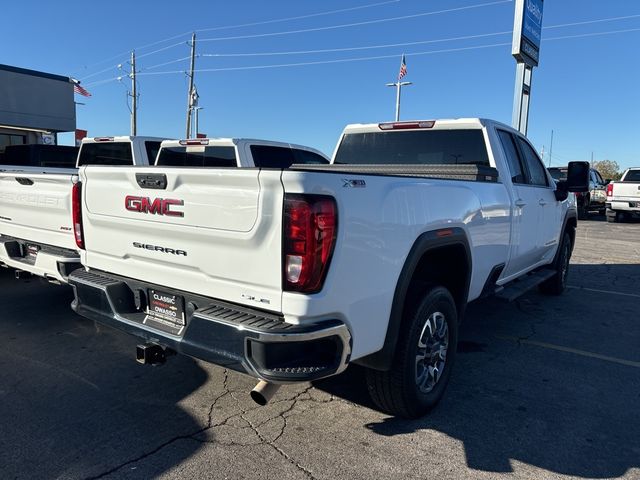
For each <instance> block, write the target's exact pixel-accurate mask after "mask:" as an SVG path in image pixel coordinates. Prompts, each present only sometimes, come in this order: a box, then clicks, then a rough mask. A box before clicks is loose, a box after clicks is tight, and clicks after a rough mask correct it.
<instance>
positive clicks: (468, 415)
mask: <svg viewBox="0 0 640 480" xmlns="http://www.w3.org/2000/svg"><path fill="white" fill-rule="evenodd" d="M571 268H572V269H571V277H570V280H569V283H570V284H572V285H574V287H573V288H570V289H568V290H567V291H566V292H565V294H564V295H563V296H560V297H547V296H543V295H540V294H538V293H537V292H535V291H534V292H532V293H529V294H527V295H526V296H525V297H523V298H522V299H520V300H518V301H517V302H515V303H513V304H503V303H500V302H498V301H497V300H494V299H488V300H482V301H478V302H475V303H473V304H471V305H470V306H469V310H468V313H467V317H466V320H465V322H464V323H463V325H462V326H461V331H460V343H459V346H458V356H457V360H456V365H455V367H454V371H453V376H452V380H451V383H450V385H449V388H448V391H447V392H446V394H445V397H444V398H443V400H442V402H441V403H440V404H439V405H438V406H437V407H436V408H435V409H434V410H433V411H432V412H431V413H430V414H428V415H427V416H425V417H424V418H421V419H417V420H404V419H400V418H394V417H381V419H380V420H379V421H374V422H369V423H367V424H366V425H365V428H366V429H367V430H369V431H371V432H373V433H374V434H377V435H382V436H395V435H404V434H416V433H419V432H421V431H424V430H435V431H438V432H442V433H444V434H446V435H447V436H449V437H452V438H454V439H457V440H459V441H461V442H462V446H463V448H464V454H465V457H466V463H467V466H468V467H469V468H472V469H476V470H480V471H485V472H512V471H514V462H515V463H518V464H524V465H525V466H523V467H520V472H522V468H527V467H526V465H530V466H533V467H537V468H540V469H544V470H547V471H550V472H554V473H558V474H565V475H572V476H579V477H591V478H610V477H618V476H621V475H624V474H625V472H627V471H628V469H630V468H634V467H636V468H638V467H640V437H639V435H638V432H640V415H638V405H639V404H640V349H639V348H638V345H640V326H639V324H638V320H639V317H638V306H639V305H640V291H638V287H637V286H638V285H639V284H640V265H633V264H632V265H572V267H571ZM594 278H595V279H597V281H596V282H594V281H591V282H588V279H594ZM616 282H618V286H617V287H616ZM587 285H588V286H589V287H591V288H595V289H603V290H607V291H611V290H614V291H617V292H619V293H625V289H626V292H627V293H625V294H624V295H620V294H610V293H602V292H600V293H598V292H595V291H592V290H585V289H584V288H587ZM607 285H608V287H607ZM605 287H606V288H605ZM634 291H635V296H633V295H634V293H633V292H634ZM629 294H631V295H629ZM363 377H364V372H363V370H362V369H361V368H358V367H357V366H355V367H354V366H352V367H349V369H348V370H347V371H346V372H345V373H344V374H343V375H342V376H339V377H336V378H331V379H327V380H324V381H322V382H316V386H317V387H318V388H320V389H323V390H326V391H329V392H330V393H333V394H335V395H337V396H341V397H342V398H346V399H347V400H349V401H352V402H354V403H358V404H360V405H363V406H366V407H369V408H375V407H374V406H373V405H372V403H371V401H370V400H369V398H368V395H367V391H366V385H365V383H364V380H363ZM430 438H432V437H430ZM424 448H425V452H427V451H428V450H429V446H428V445H425V446H424ZM525 471H529V470H525ZM529 473H530V475H531V478H535V477H536V476H539V474H534V473H531V472H529Z"/></svg>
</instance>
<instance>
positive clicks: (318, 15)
mask: <svg viewBox="0 0 640 480" xmlns="http://www.w3.org/2000/svg"><path fill="white" fill-rule="evenodd" d="M398 2H400V0H389V1H387V2H379V3H372V4H369V5H360V6H358V7H349V8H340V9H338V10H330V11H328V12H320V13H312V14H309V15H299V16H297V17H288V18H279V19H276V20H265V21H262V22H253V23H242V24H240V25H227V26H224V27H213V28H200V29H198V30H196V32H210V31H213V30H229V29H232V28H243V27H255V26H257V25H268V24H273V23H281V22H289V21H292V20H302V19H305V18H313V17H321V16H324V15H333V14H335V13H343V12H352V11H354V10H362V9H365V8H371V7H379V6H381V5H388V4H390V3H398Z"/></svg>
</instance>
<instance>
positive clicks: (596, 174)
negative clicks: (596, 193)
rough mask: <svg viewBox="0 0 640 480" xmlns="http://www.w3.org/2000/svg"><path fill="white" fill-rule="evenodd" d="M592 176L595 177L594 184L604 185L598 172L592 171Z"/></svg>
mask: <svg viewBox="0 0 640 480" xmlns="http://www.w3.org/2000/svg"><path fill="white" fill-rule="evenodd" d="M593 175H594V176H595V177H596V184H598V185H604V180H603V179H602V175H600V172H598V171H597V170H594V171H593Z"/></svg>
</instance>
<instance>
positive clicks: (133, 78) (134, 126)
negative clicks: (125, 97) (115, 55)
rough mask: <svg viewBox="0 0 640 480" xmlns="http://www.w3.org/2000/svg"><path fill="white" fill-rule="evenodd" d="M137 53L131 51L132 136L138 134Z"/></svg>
mask: <svg viewBox="0 0 640 480" xmlns="http://www.w3.org/2000/svg"><path fill="white" fill-rule="evenodd" d="M136 73H137V72H136V52H135V50H132V51H131V75H130V76H131V135H132V136H135V135H137V134H138V89H137V85H136V83H137V82H136Z"/></svg>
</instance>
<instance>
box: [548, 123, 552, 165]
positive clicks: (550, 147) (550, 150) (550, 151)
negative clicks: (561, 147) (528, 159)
mask: <svg viewBox="0 0 640 480" xmlns="http://www.w3.org/2000/svg"><path fill="white" fill-rule="evenodd" d="M552 153H553V130H551V145H550V146H549V166H551V154H552Z"/></svg>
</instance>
